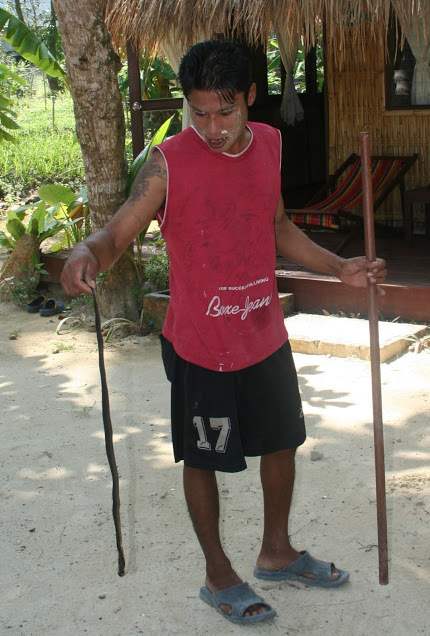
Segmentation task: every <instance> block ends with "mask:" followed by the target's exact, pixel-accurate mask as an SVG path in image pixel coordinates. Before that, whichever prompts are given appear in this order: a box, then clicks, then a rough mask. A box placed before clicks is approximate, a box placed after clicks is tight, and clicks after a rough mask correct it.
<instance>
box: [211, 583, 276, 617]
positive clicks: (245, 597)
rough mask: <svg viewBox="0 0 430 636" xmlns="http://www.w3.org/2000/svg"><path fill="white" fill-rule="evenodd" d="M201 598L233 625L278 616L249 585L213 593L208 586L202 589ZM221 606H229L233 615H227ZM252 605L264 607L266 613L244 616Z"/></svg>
mask: <svg viewBox="0 0 430 636" xmlns="http://www.w3.org/2000/svg"><path fill="white" fill-rule="evenodd" d="M200 598H201V599H202V600H203V601H205V603H208V605H211V606H212V607H214V608H215V609H216V610H217V611H218V612H219V613H220V614H221V615H222V616H224V618H226V619H227V620H228V621H230V622H232V623H242V624H244V623H258V622H259V621H266V620H269V618H273V617H274V616H276V612H275V610H274V609H272V608H271V607H270V605H268V604H267V603H265V602H264V600H263V599H262V598H261V596H257V594H255V592H253V591H252V589H251V588H250V587H249V585H248V583H239V585H233V586H232V587H228V588H227V589H225V590H220V591H219V592H214V593H212V592H211V591H210V590H209V589H208V588H207V587H206V586H203V587H201V588H200ZM221 605H229V606H230V607H231V614H227V613H226V612H224V610H222V609H221V607H220V606H221ZM252 605H263V606H264V607H265V608H266V611H265V612H263V614H255V615H254V616H244V615H243V614H244V612H245V610H246V609H248V607H251V606H252Z"/></svg>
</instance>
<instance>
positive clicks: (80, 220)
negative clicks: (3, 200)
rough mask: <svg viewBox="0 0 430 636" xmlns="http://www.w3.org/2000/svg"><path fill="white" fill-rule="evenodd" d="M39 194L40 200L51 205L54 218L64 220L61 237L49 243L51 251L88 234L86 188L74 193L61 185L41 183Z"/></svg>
mask: <svg viewBox="0 0 430 636" xmlns="http://www.w3.org/2000/svg"><path fill="white" fill-rule="evenodd" d="M39 196H40V198H41V199H42V201H44V202H45V203H47V204H48V205H50V206H52V209H53V211H54V214H55V218H56V219H58V220H60V221H61V222H64V226H63V228H62V229H64V234H63V238H62V240H61V241H59V242H58V243H54V245H51V252H58V251H60V250H62V249H64V248H65V247H72V246H73V245H76V243H79V242H80V241H83V240H84V239H85V238H87V236H89V235H90V233H91V222H90V216H89V208H88V194H87V189H86V188H82V190H81V191H80V192H78V193H77V194H75V193H74V192H73V190H71V189H70V188H67V187H65V186H62V185H58V184H51V185H43V186H41V187H40V188H39Z"/></svg>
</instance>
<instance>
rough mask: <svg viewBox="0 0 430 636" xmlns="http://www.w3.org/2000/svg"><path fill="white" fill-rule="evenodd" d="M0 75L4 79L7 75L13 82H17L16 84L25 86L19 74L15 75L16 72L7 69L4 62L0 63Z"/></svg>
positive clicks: (25, 83) (24, 81)
mask: <svg viewBox="0 0 430 636" xmlns="http://www.w3.org/2000/svg"><path fill="white" fill-rule="evenodd" d="M0 76H1V77H2V79H6V78H7V77H9V78H10V79H12V80H13V81H14V82H18V84H22V86H27V82H26V80H25V79H24V78H23V77H21V76H20V75H17V74H16V73H14V72H13V71H11V70H10V69H8V67H7V66H6V64H0Z"/></svg>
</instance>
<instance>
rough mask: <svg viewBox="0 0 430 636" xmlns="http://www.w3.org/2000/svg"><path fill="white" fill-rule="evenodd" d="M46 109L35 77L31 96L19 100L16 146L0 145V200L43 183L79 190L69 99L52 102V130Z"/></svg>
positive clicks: (79, 155) (80, 175) (78, 151)
mask: <svg viewBox="0 0 430 636" xmlns="http://www.w3.org/2000/svg"><path fill="white" fill-rule="evenodd" d="M50 106H51V105H50V101H48V100H46V99H45V97H44V91H43V83H42V77H41V76H39V78H38V80H37V82H36V83H35V94H34V95H32V96H25V97H22V98H20V99H19V109H17V110H18V113H19V119H18V123H19V124H20V126H21V128H20V129H19V130H17V132H16V135H15V136H16V143H15V144H1V143H0V199H1V198H6V197H8V198H10V199H12V200H13V199H14V198H18V199H22V198H24V197H25V196H26V195H27V194H29V193H33V192H34V191H35V190H37V189H38V188H39V187H40V185H41V184H44V183H60V184H62V185H67V186H68V187H70V188H72V189H73V190H74V191H76V190H79V189H80V188H81V187H82V184H83V183H84V169H83V162H82V153H81V149H80V146H79V144H78V142H77V138H76V132H75V120H74V113H73V103H72V99H71V97H70V96H69V95H68V94H65V95H62V96H60V97H58V98H57V99H56V100H55V127H54V126H53V122H52V114H51V111H50Z"/></svg>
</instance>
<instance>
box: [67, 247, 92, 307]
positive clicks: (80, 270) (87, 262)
mask: <svg viewBox="0 0 430 636" xmlns="http://www.w3.org/2000/svg"><path fill="white" fill-rule="evenodd" d="M99 268H100V264H99V262H98V260H97V258H96V257H95V256H94V254H93V253H92V251H91V250H90V249H89V247H87V245H85V242H82V243H78V244H77V245H76V246H75V247H74V248H73V250H72V252H71V254H70V256H69V258H68V259H67V261H66V264H65V265H64V269H63V271H62V274H61V277H60V283H61V285H62V287H63V289H64V291H65V292H66V294H67V295H68V296H79V294H90V293H91V290H92V289H95V286H96V277H97V274H98V272H99Z"/></svg>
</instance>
